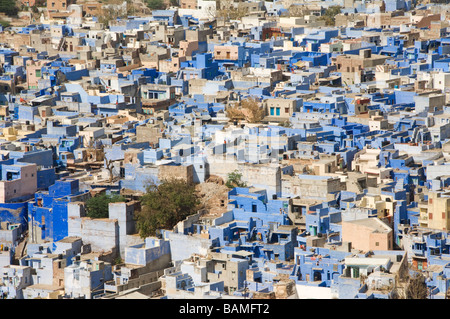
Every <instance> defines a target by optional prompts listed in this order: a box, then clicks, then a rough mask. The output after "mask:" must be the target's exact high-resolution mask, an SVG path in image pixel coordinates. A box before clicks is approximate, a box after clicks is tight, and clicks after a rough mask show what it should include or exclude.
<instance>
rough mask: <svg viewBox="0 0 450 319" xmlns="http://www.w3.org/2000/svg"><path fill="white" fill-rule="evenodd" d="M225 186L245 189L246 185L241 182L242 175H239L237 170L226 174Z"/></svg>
mask: <svg viewBox="0 0 450 319" xmlns="http://www.w3.org/2000/svg"><path fill="white" fill-rule="evenodd" d="M225 185H226V186H227V187H228V188H235V187H247V183H245V182H243V181H242V174H241V173H239V171H238V170H234V171H233V172H231V173H229V174H228V176H227V182H226V183H225Z"/></svg>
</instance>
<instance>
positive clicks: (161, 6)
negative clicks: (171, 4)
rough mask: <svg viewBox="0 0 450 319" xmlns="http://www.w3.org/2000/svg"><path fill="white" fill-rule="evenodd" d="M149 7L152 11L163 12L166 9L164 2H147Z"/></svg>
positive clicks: (158, 0)
mask: <svg viewBox="0 0 450 319" xmlns="http://www.w3.org/2000/svg"><path fill="white" fill-rule="evenodd" d="M147 7H149V8H150V9H152V10H162V9H165V8H166V5H165V4H164V1H163V0H147Z"/></svg>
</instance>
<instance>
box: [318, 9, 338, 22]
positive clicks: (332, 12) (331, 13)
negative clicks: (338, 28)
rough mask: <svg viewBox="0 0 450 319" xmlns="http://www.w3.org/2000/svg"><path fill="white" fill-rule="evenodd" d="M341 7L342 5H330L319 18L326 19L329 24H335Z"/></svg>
mask: <svg viewBox="0 0 450 319" xmlns="http://www.w3.org/2000/svg"><path fill="white" fill-rule="evenodd" d="M341 8H342V7H341V6H330V7H329V8H328V9H326V10H325V13H324V14H323V15H322V16H321V17H320V18H319V20H324V21H325V24H326V25H327V26H334V25H335V22H336V16H337V15H338V14H339V13H341Z"/></svg>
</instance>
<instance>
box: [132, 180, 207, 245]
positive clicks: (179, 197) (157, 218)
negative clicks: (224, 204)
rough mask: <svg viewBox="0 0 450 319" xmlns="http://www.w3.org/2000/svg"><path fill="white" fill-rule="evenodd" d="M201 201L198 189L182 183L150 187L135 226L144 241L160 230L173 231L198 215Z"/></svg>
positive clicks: (190, 184)
mask: <svg viewBox="0 0 450 319" xmlns="http://www.w3.org/2000/svg"><path fill="white" fill-rule="evenodd" d="M199 205H200V200H199V198H198V196H197V193H196V191H195V185H194V184H193V183H188V182H186V181H183V180H181V179H167V180H163V181H162V182H161V184H159V185H155V184H150V185H148V186H147V192H146V193H145V194H144V195H143V196H142V199H141V207H142V208H141V211H140V212H138V213H137V214H136V215H137V218H136V226H137V229H138V231H139V235H140V236H141V237H142V238H145V237H148V236H154V235H156V232H157V231H158V230H161V229H172V228H173V227H174V226H175V225H176V224H177V223H178V222H179V221H182V220H183V219H185V218H186V217H188V216H190V215H193V214H195V213H196V212H197V210H198V208H199Z"/></svg>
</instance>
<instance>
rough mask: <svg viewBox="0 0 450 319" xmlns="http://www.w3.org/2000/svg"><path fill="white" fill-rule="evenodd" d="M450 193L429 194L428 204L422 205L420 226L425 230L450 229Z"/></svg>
mask: <svg viewBox="0 0 450 319" xmlns="http://www.w3.org/2000/svg"><path fill="white" fill-rule="evenodd" d="M449 207H450V192H433V191H429V192H428V203H426V202H425V203H420V204H419V210H420V217H419V225H420V226H421V227H425V228H432V229H439V230H444V231H446V230H448V229H450V209H449Z"/></svg>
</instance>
